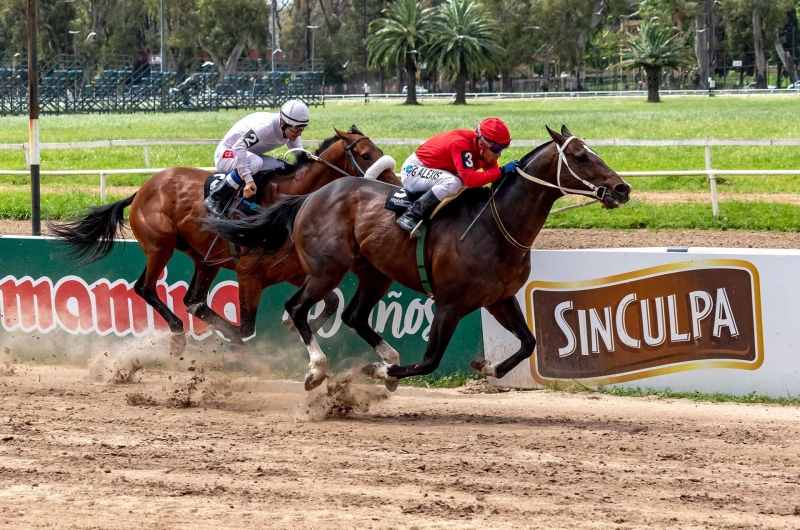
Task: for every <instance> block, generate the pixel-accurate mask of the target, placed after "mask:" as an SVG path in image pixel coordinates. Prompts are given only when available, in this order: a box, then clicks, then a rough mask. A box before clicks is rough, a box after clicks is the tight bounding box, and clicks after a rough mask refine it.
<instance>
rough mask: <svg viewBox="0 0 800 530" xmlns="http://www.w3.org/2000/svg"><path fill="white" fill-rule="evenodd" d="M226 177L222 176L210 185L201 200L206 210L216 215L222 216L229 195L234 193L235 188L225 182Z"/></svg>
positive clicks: (226, 207)
mask: <svg viewBox="0 0 800 530" xmlns="http://www.w3.org/2000/svg"><path fill="white" fill-rule="evenodd" d="M227 180H228V178H227V177H226V178H222V179H219V180H218V181H216V182H214V183H213V184H212V185H211V189H210V190H209V192H208V197H206V200H204V201H203V204H205V206H206V208H208V211H210V212H211V213H212V214H213V215H215V216H216V217H224V216H225V211H226V210H227V209H228V204H229V203H230V202H231V197H233V195H234V193H236V188H234V187H233V186H231V185H230V184H229V183H228V182H227Z"/></svg>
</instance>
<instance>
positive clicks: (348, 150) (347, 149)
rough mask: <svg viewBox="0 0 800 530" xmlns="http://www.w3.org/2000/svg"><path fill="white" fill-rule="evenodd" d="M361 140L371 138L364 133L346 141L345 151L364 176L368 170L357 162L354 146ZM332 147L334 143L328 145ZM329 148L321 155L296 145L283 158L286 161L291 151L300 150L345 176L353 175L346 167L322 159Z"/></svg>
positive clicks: (359, 172) (358, 171)
mask: <svg viewBox="0 0 800 530" xmlns="http://www.w3.org/2000/svg"><path fill="white" fill-rule="evenodd" d="M361 140H369V136H365V135H363V134H362V135H361V136H359V137H358V138H356V139H355V140H353V141H352V142H351V143H349V144H348V143H345V144H344V152H345V153H347V156H348V158H349V159H350V162H351V163H352V164H353V167H354V168H355V170H356V172H357V173H358V174H359V176H361V177H363V176H365V175H366V172H365V171H364V170H363V169H361V166H359V165H358V162H356V157H355V156H353V148H354V147H355V146H356V144H357V143H358V142H360V141H361ZM342 143H344V140H342ZM331 147H333V145H331V146H330V147H328V149H330V148H331ZM328 149H325V151H323V152H322V153H320V154H319V156H317V155H315V154H314V153H312V152H311V151H309V150H308V149H304V148H302V147H295V148H294V149H289V150H288V151H286V152H285V153H284V154H283V157H282V158H283V161H284V162H285V161H286V155H288V154H289V153H294V152H295V151H300V152H303V153H305V154H306V155H307V156H308V158H310V159H311V160H313V161H315V162H321V163H323V164H325V165H326V166H328V167H329V168H331V169H334V170H336V171H338V172H339V173H341V174H342V175H344V176H345V177H353V176H354V175H351V174H350V173H348V172H347V171H345V170H344V169H342V168H340V167H336V166H334V165H333V164H331V163H330V162H328V161H327V160H323V159H322V155H324V154H325V153H327V152H328Z"/></svg>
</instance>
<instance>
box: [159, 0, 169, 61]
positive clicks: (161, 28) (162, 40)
mask: <svg viewBox="0 0 800 530" xmlns="http://www.w3.org/2000/svg"><path fill="white" fill-rule="evenodd" d="M166 18H167V17H166V15H165V13H164V0H161V26H160V33H161V73H162V74H163V73H164V62H165V56H164V55H165V54H164V50H165V46H164V33H165V28H166V26H167V24H166V22H165V21H166Z"/></svg>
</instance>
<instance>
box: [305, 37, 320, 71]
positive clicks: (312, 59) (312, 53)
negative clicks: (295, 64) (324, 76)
mask: <svg viewBox="0 0 800 530" xmlns="http://www.w3.org/2000/svg"><path fill="white" fill-rule="evenodd" d="M318 27H319V26H306V28H307V29H310V30H311V73H312V74H313V73H314V48H315V46H314V30H315V29H317V28H318Z"/></svg>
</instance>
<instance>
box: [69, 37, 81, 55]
mask: <svg viewBox="0 0 800 530" xmlns="http://www.w3.org/2000/svg"><path fill="white" fill-rule="evenodd" d="M79 33H80V31H72V30H70V32H69V34H70V35H72V55H74V56H75V60H77V59H78V34H79Z"/></svg>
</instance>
